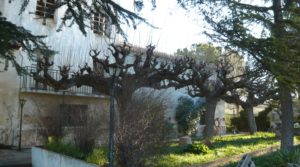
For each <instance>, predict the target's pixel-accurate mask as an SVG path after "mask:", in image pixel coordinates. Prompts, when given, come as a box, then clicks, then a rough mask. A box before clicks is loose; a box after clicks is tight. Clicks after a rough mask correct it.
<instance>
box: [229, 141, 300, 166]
mask: <svg viewBox="0 0 300 167" xmlns="http://www.w3.org/2000/svg"><path fill="white" fill-rule="evenodd" d="M252 161H253V162H254V164H255V166H259V167H269V166H272V167H282V166H286V164H287V163H296V164H298V165H300V146H299V145H298V146H295V147H294V150H293V151H292V152H290V153H287V152H282V151H280V150H277V151H274V152H270V153H267V154H264V155H261V156H256V157H252ZM236 165H237V162H232V163H230V164H228V165H226V167H236Z"/></svg>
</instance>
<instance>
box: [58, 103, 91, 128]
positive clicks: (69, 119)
mask: <svg viewBox="0 0 300 167" xmlns="http://www.w3.org/2000/svg"><path fill="white" fill-rule="evenodd" d="M87 109H88V107H87V105H80V104H61V105H60V111H61V112H62V116H63V120H64V121H63V125H64V126H71V127H76V126H84V125H86V123H87Z"/></svg>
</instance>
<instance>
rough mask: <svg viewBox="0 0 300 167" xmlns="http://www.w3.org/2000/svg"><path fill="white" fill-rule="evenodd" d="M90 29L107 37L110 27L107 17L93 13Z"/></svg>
mask: <svg viewBox="0 0 300 167" xmlns="http://www.w3.org/2000/svg"><path fill="white" fill-rule="evenodd" d="M92 30H93V32H94V33H96V34H99V35H101V36H107V37H109V36H110V27H109V24H108V19H107V17H105V16H104V15H103V14H97V15H94V17H93V21H92Z"/></svg>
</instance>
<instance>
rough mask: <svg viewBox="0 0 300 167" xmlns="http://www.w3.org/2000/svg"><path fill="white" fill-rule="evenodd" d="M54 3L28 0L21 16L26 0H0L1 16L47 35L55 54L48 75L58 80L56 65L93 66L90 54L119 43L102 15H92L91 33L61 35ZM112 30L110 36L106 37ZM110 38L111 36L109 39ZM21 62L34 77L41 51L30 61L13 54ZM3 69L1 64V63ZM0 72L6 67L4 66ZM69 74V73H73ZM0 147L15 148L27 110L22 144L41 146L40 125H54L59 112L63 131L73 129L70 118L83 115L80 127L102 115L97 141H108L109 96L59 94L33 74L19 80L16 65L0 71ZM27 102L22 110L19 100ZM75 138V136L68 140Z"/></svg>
mask: <svg viewBox="0 0 300 167" xmlns="http://www.w3.org/2000/svg"><path fill="white" fill-rule="evenodd" d="M54 2H55V1H54V0H30V1H29V4H28V5H27V7H26V9H25V11H23V12H22V13H21V14H20V15H19V12H20V9H21V6H22V3H23V1H12V2H10V1H8V0H5V1H0V12H1V13H2V15H1V16H2V17H5V18H6V19H7V20H8V21H10V22H12V23H14V24H16V25H17V26H22V27H24V28H25V29H27V30H29V31H31V33H32V34H34V35H45V36H47V37H46V38H44V39H43V41H44V42H45V43H46V44H47V45H48V46H49V47H50V49H52V50H55V51H57V52H56V53H55V54H54V55H51V57H50V60H51V61H53V63H54V66H53V69H52V70H51V71H50V73H51V75H52V76H54V78H56V79H59V77H60V75H59V71H58V67H59V66H62V65H69V66H70V67H71V69H72V70H73V71H76V70H77V69H78V66H79V65H82V64H83V63H91V59H90V57H89V51H90V50H91V49H97V50H101V51H103V54H109V51H108V50H107V48H108V45H109V44H110V43H112V42H114V40H115V36H114V33H113V27H109V25H108V23H107V21H106V20H105V18H104V17H102V16H100V15H99V16H94V17H93V18H92V19H91V20H90V21H87V24H90V25H91V26H90V28H87V29H86V31H87V34H86V35H83V34H82V33H81V31H80V30H79V28H78V26H77V25H76V24H74V25H73V26H71V27H67V26H65V27H63V28H62V29H61V30H60V31H57V30H58V29H60V25H61V19H60V18H62V17H63V14H64V11H65V10H66V9H65V8H64V7H61V8H58V9H56V10H54ZM108 32H109V33H108ZM107 34H110V36H108V35H107ZM14 55H15V56H16V59H17V61H18V62H19V64H20V65H21V66H23V67H25V69H26V70H27V71H28V72H29V73H30V72H34V71H35V70H36V59H38V58H39V57H40V52H39V50H38V49H36V51H35V57H34V58H32V59H31V58H29V57H28V56H27V55H26V53H25V52H24V51H23V50H22V48H19V49H16V50H15V51H14ZM1 65H2V64H1ZM0 68H1V70H2V69H3V68H4V65H2V67H0ZM70 75H71V74H70ZM0 78H1V80H0V143H1V144H7V145H17V144H18V140H19V132H20V119H21V110H22V112H23V117H22V118H23V120H22V121H23V123H22V126H23V127H22V146H32V145H39V144H41V142H43V139H42V138H41V135H40V132H39V131H41V129H39V128H40V125H41V124H43V123H44V124H45V122H47V121H48V124H49V123H51V122H50V116H51V115H52V116H53V115H55V113H57V112H59V111H61V112H63V114H62V117H63V118H62V120H61V123H62V124H63V125H64V127H65V129H68V128H69V127H73V126H74V124H75V122H74V121H73V118H71V116H76V117H82V118H83V119H82V120H81V124H87V123H88V120H87V117H88V115H90V114H91V113H96V115H94V117H99V118H100V120H101V121H99V126H100V128H99V131H100V132H99V134H100V136H99V137H100V140H99V142H100V143H101V142H104V143H105V142H106V137H107V133H108V117H109V115H108V112H107V109H108V106H109V100H108V97H107V96H105V95H101V94H100V93H99V92H95V91H93V89H92V88H91V87H88V86H82V87H79V88H78V87H72V88H70V89H68V90H63V91H55V90H53V89H52V88H50V87H48V86H46V85H43V84H41V83H38V82H35V81H34V80H33V78H32V77H31V76H29V75H23V76H18V74H17V73H16V70H15V69H14V67H13V66H12V65H10V66H9V68H8V71H5V72H1V73H0ZM21 99H22V100H23V99H24V100H26V102H25V104H24V105H23V106H22V105H21V104H20V100H21ZM70 138H71V137H70Z"/></svg>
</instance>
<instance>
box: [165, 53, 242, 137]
mask: <svg viewBox="0 0 300 167" xmlns="http://www.w3.org/2000/svg"><path fill="white" fill-rule="evenodd" d="M224 56H225V55H224V54H222V55H220V57H219V60H218V61H217V62H214V63H205V62H201V61H196V60H194V61H193V62H192V63H190V65H189V66H188V67H187V68H188V69H189V70H188V72H187V73H185V75H184V77H178V78H175V79H174V81H176V82H171V83H170V84H169V85H172V86H174V87H175V88H182V87H187V89H188V92H189V95H190V96H192V97H204V98H205V109H206V111H205V113H204V117H205V119H204V120H205V125H206V127H205V130H204V136H205V138H206V139H210V138H211V137H213V135H214V122H215V121H214V118H215V110H216V106H217V103H218V101H220V100H221V97H222V96H223V95H224V94H225V93H226V92H227V91H230V90H233V89H237V88H241V87H242V86H243V84H242V83H243V80H238V81H236V82H234V81H233V80H235V77H233V76H232V72H233V70H234V68H232V66H231V65H230V64H226V63H224V60H223V58H224Z"/></svg>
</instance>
